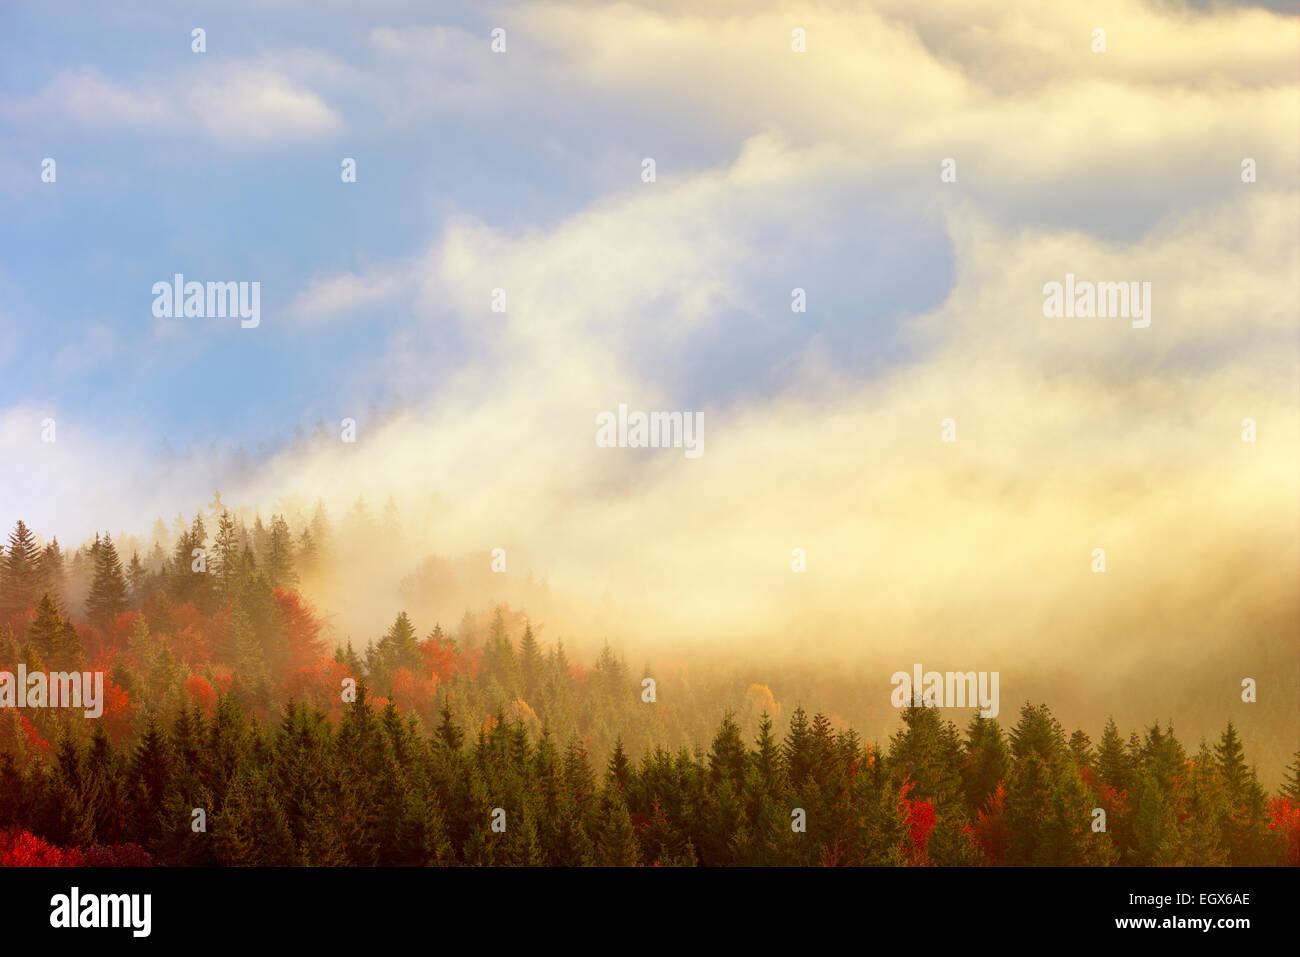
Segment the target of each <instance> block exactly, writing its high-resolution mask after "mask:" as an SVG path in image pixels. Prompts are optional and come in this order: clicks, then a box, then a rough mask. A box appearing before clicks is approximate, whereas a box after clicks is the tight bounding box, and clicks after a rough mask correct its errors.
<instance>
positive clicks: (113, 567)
mask: <svg viewBox="0 0 1300 957" xmlns="http://www.w3.org/2000/svg"><path fill="white" fill-rule="evenodd" d="M98 546H99V547H98V549H97V550H96V553H95V578H94V581H93V582H92V583H91V586H90V596H89V597H88V598H87V599H86V615H87V616H88V617H89V618H90V620H91V622H92V623H93V624H96V625H98V626H99V627H100V628H107V627H108V626H109V624H110V623H111V622H112V621H113V619H114V618H116V617H117V615H118V613H119V612H121V611H123V610H124V609H125V608H126V576H125V575H123V573H122V561H121V559H119V558H118V557H117V549H116V548H115V547H114V546H113V541H112V539H111V538H110V537H109V536H108V534H107V533H105V535H104V538H103V540H102V541H100V542H99V543H98Z"/></svg>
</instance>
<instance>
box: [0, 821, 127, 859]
mask: <svg viewBox="0 0 1300 957" xmlns="http://www.w3.org/2000/svg"><path fill="white" fill-rule="evenodd" d="M152 863H153V855H151V854H150V853H149V852H148V851H146V850H145V849H144V848H142V847H140V846H139V845H138V844H107V845H105V844H95V845H92V846H90V847H57V846H56V845H53V844H50V843H49V842H48V841H45V840H42V839H41V838H39V837H37V836H36V835H35V834H32V833H30V832H29V831H23V830H18V829H17V828H14V829H11V830H8V831H0V867H148V866H149V865H151V864H152Z"/></svg>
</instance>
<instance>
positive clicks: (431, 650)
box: [420, 638, 456, 681]
mask: <svg viewBox="0 0 1300 957" xmlns="http://www.w3.org/2000/svg"><path fill="white" fill-rule="evenodd" d="M420 655H421V656H422V657H423V658H424V670H425V671H426V672H427V673H429V674H432V675H434V676H435V677H437V679H438V680H439V681H446V680H447V679H448V678H450V677H451V676H452V673H453V672H454V671H455V670H456V652H455V651H453V650H452V648H451V643H450V642H439V641H435V640H433V639H432V638H430V639H428V640H426V641H422V642H420Z"/></svg>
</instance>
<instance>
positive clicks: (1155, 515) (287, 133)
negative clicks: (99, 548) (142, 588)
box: [0, 0, 1300, 752]
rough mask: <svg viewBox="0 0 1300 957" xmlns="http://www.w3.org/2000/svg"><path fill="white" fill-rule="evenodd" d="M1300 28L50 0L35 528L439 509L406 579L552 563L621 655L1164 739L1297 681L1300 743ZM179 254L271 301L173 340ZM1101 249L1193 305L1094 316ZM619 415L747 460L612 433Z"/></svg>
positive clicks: (34, 371)
mask: <svg viewBox="0 0 1300 957" xmlns="http://www.w3.org/2000/svg"><path fill="white" fill-rule="evenodd" d="M1295 6H1296V5H1295V4H1286V3H1273V4H1263V5H1256V4H1249V5H1228V4H1215V3H1197V4H1186V3H1181V2H1129V3H1106V2H1097V3H1073V2H1055V3H1040V4H1034V3H980V4H952V3H930V2H916V3H911V2H901V0H900V2H881V3H875V4H860V3H847V2H846V3H789V4H782V3H765V4H761V5H752V6H749V7H745V6H743V5H735V4H699V3H669V2H665V3H657V4H614V5H590V4H584V3H569V4H566V3H556V4H549V3H537V4H518V5H514V4H490V3H485V4H474V5H459V4H446V5H441V4H429V3H418V4H417V3H397V2H391V3H390V2H371V3H366V4H343V3H329V2H326V3H310V4H309V3H299V2H271V3H264V4H257V5H254V4H247V3H238V2H236V3H221V4H194V5H187V6H186V7H184V8H180V7H179V6H173V5H163V4H152V3H138V2H136V3H132V2H124V3H117V4H113V5H104V6H102V7H99V6H92V7H90V8H89V9H84V8H83V7H82V5H79V4H78V5H61V4H57V3H53V4H52V3H11V4H6V5H4V6H3V7H0V461H3V462H4V463H5V466H4V468H3V469H0V524H2V525H3V527H5V528H8V527H10V526H11V525H12V523H13V521H14V520H16V519H18V518H23V519H25V520H26V521H27V522H28V523H29V524H31V525H32V526H34V527H35V528H36V529H37V530H38V531H40V532H41V533H42V534H43V535H46V536H48V535H52V534H58V535H59V536H60V537H61V539H62V540H64V541H65V542H79V541H83V540H85V539H86V538H87V537H88V536H90V535H92V534H93V533H94V532H95V531H96V530H97V529H111V530H113V531H114V532H116V531H117V530H119V529H127V530H131V531H140V532H143V531H145V530H147V528H148V527H149V526H150V524H151V523H152V522H153V520H154V519H155V518H156V517H159V516H161V517H163V518H164V519H165V520H167V521H170V520H171V517H172V516H173V515H175V514H176V513H177V512H184V513H185V514H192V513H193V512H194V511H195V510H196V509H197V508H199V507H201V506H202V505H204V504H206V503H207V502H208V501H209V500H210V499H211V497H212V492H213V490H215V489H220V490H221V491H222V494H223V498H224V499H225V500H226V501H228V502H237V503H241V504H247V505H255V506H257V507H259V508H262V509H263V510H265V511H271V510H276V509H277V508H284V507H287V503H298V504H303V503H306V504H310V503H311V502H314V501H315V500H316V499H318V498H319V499H321V500H323V501H325V502H326V503H327V504H328V505H329V506H330V507H331V508H336V509H340V510H341V509H343V508H345V507H346V505H347V504H348V503H350V502H352V501H354V500H355V499H356V498H358V497H359V496H362V497H365V498H366V500H367V501H370V502H373V503H378V502H381V501H384V500H385V498H386V497H388V496H392V497H394V498H395V500H396V501H397V502H399V504H400V505H401V506H402V508H403V511H404V514H405V515H407V516H408V519H409V521H410V523H411V527H410V528H409V529H408V532H409V534H408V535H407V544H406V545H405V546H404V551H403V553H402V555H401V556H400V557H401V561H402V562H405V563H407V564H413V563H414V562H416V561H418V559H419V558H420V556H421V555H423V554H427V553H432V552H437V553H440V554H448V555H457V556H477V555H480V554H481V555H486V553H487V552H488V551H489V550H490V549H491V548H495V547H502V548H506V550H507V552H508V554H509V555H510V556H511V568H512V569H515V570H517V571H518V573H521V574H522V573H523V572H524V570H527V572H528V573H529V574H532V575H537V576H541V577H543V578H545V580H546V581H547V582H549V583H551V584H552V585H553V586H554V587H555V588H556V589H557V591H559V592H562V593H564V594H566V595H568V596H569V597H570V600H571V602H572V605H573V607H574V608H575V609H576V608H577V607H579V606H582V605H584V603H585V604H589V605H593V604H595V603H596V602H595V598H594V596H601V601H600V604H601V608H602V609H604V610H605V613H602V616H600V617H593V615H594V613H592V614H588V615H587V616H586V617H583V616H581V615H579V614H578V612H577V611H573V612H572V615H573V620H574V621H575V622H576V621H582V622H584V623H585V624H584V626H583V627H585V628H587V629H588V630H590V631H592V632H608V631H609V630H611V629H613V628H615V627H617V628H618V629H619V632H620V634H621V635H624V636H626V637H627V639H628V640H629V641H641V642H646V643H652V642H655V641H660V642H662V641H665V640H667V637H666V636H672V640H674V641H677V642H686V643H690V644H691V645H692V646H699V647H719V648H723V649H741V648H757V647H764V646H768V645H771V644H774V643H780V644H781V645H782V646H783V647H784V648H785V649H786V650H787V651H789V650H790V649H791V647H792V646H793V647H794V648H795V649H796V653H798V652H797V649H801V648H805V647H806V648H808V649H809V652H808V653H809V654H811V653H812V649H813V648H814V647H815V648H817V649H828V648H830V649H837V650H839V651H842V652H844V653H852V654H862V655H866V654H873V655H878V656H880V658H881V660H882V661H883V662H886V664H883V665H882V667H888V670H889V671H890V672H892V671H893V670H895V668H894V667H893V666H892V665H891V664H889V663H892V664H896V665H897V666H898V667H901V668H904V669H906V668H909V667H910V665H911V663H912V661H913V659H914V657H916V656H919V655H922V654H924V655H925V656H926V658H925V660H926V661H929V660H930V659H931V658H933V659H934V660H935V664H936V666H940V665H942V664H943V663H944V662H948V661H950V662H952V663H953V664H954V665H960V666H961V667H962V668H963V669H964V668H966V667H969V668H972V669H976V670H996V668H997V667H998V665H999V664H1000V663H1001V665H1002V667H1003V671H1004V678H1003V688H1004V689H1006V688H1007V687H1008V684H1009V682H1010V683H1011V686H1012V687H1013V688H1015V689H1016V690H1017V692H1024V693H1025V694H1026V695H1028V694H1032V693H1036V692H1038V691H1040V690H1042V691H1044V693H1046V692H1048V691H1050V692H1052V693H1053V694H1054V695H1056V696H1057V697H1059V698H1061V699H1064V700H1065V701H1066V702H1067V703H1066V707H1067V709H1068V708H1069V707H1071V703H1072V704H1073V707H1075V709H1076V710H1077V711H1087V709H1088V708H1090V707H1092V706H1091V705H1090V704H1089V702H1090V701H1092V700H1093V699H1095V697H1096V696H1097V695H1098V694H1099V693H1101V691H1102V690H1103V689H1107V688H1112V689H1113V688H1116V687H1119V686H1121V685H1122V686H1123V687H1124V688H1125V689H1133V690H1132V695H1131V696H1130V698H1129V699H1128V700H1129V701H1130V702H1132V696H1138V697H1140V696H1141V694H1142V691H1141V689H1148V690H1149V691H1150V693H1151V698H1150V699H1149V700H1146V701H1139V702H1133V703H1132V704H1131V707H1132V709H1133V713H1134V715H1135V716H1137V720H1142V719H1146V718H1148V717H1150V715H1149V713H1148V712H1149V711H1150V710H1152V708H1153V707H1159V708H1166V706H1167V711H1168V712H1169V714H1170V715H1171V716H1172V715H1174V713H1175V712H1177V715H1178V716H1179V718H1180V720H1181V719H1182V717H1183V716H1184V715H1186V716H1187V718H1188V720H1190V721H1192V722H1193V723H1195V722H1196V721H1197V720H1199V718H1197V717H1196V715H1199V714H1202V713H1203V714H1206V715H1212V716H1213V719H1212V720H1211V721H1210V723H1211V724H1212V723H1214V722H1216V721H1218V720H1219V719H1221V718H1222V716H1223V715H1224V714H1226V713H1230V712H1231V713H1236V712H1235V711H1232V709H1230V708H1229V707H1228V704H1227V702H1230V701H1231V699H1232V697H1233V696H1234V695H1235V694H1236V691H1235V689H1236V686H1237V683H1238V679H1239V677H1240V675H1241V674H1254V673H1255V672H1259V673H1261V674H1263V673H1266V672H1267V673H1269V674H1270V675H1272V676H1274V677H1275V679H1276V680H1277V681H1279V682H1280V684H1281V686H1282V687H1281V689H1279V687H1278V685H1277V684H1275V685H1274V686H1273V696H1272V697H1271V698H1270V699H1269V700H1268V702H1267V707H1268V709H1269V710H1268V714H1269V715H1270V717H1269V718H1268V721H1269V722H1272V723H1271V724H1270V726H1271V727H1274V728H1276V727H1278V726H1279V724H1278V722H1282V723H1283V724H1284V723H1285V721H1286V720H1290V719H1294V717H1295V715H1296V714H1297V713H1300V701H1297V692H1296V690H1295V689H1296V686H1297V685H1300V668H1297V661H1296V658H1297V656H1296V650H1295V635H1296V632H1297V629H1298V628H1300V609H1298V608H1297V596H1296V590H1295V581H1296V572H1297V568H1298V567H1300V453H1298V452H1297V449H1298V448H1300V422H1298V419H1297V399H1298V397H1300V391H1298V388H1297V387H1298V386H1300V374H1298V363H1297V359H1298V358H1300V342H1298V340H1297V325H1298V323H1300V241H1298V237H1297V230H1296V223H1297V221H1300V204H1298V202H1297V200H1298V199H1300V196H1298V193H1300V190H1298V184H1300V135H1298V134H1300V26H1298V18H1297V16H1296V10H1295ZM196 27H199V28H202V29H203V30H205V31H206V35H205V40H206V52H202V53H197V52H194V51H193V50H192V48H191V44H192V34H191V31H192V30H193V29H194V28H196ZM497 28H500V29H503V30H504V31H505V40H506V48H505V51H504V52H500V53H498V52H494V51H493V50H492V46H491V44H492V39H491V37H492V32H493V30H494V29H497ZM1099 29H1100V30H1104V32H1105V50H1104V51H1096V50H1094V47H1095V45H1096V42H1097V41H1096V34H1095V32H1094V31H1096V30H1099ZM795 30H801V31H803V37H804V42H805V49H804V51H803V52H796V51H795V50H794V49H793V48H792V47H793V45H794V33H793V31H795ZM45 158H52V159H54V160H55V162H56V171H57V176H56V180H55V182H53V183H47V182H43V181H42V179H41V172H42V161H43V160H44V159H45ZM346 158H351V159H353V160H355V162H356V172H357V175H356V182H351V183H349V182H343V181H342V177H341V175H340V171H341V164H342V163H343V161H344V160H345V159H346ZM646 158H652V159H653V160H654V161H655V179H654V181H653V182H646V181H644V179H643V176H642V171H643V160H645V159H646ZM1247 159H1249V160H1253V169H1254V179H1253V181H1251V182H1245V181H1243V162H1244V161H1245V160H1247ZM945 160H952V161H953V164H952V165H951V167H950V169H951V170H955V179H952V178H951V177H950V180H951V181H946V180H945V178H944V177H943V175H942V173H943V170H944V168H945V167H944V162H945ZM175 273H183V274H184V275H185V277H186V278H187V279H192V280H198V281H228V280H229V281H247V282H252V281H257V282H260V283H261V287H260V288H261V297H262V298H261V320H260V324H259V325H258V326H257V327H256V328H251V329H245V328H241V326H240V324H239V322H238V321H237V320H230V319H200V318H194V317H191V318H156V317H155V316H154V315H153V312H152V304H153V294H152V292H151V289H152V286H153V284H154V283H155V282H158V281H170V279H171V277H172V276H173V275H174V274H175ZM1067 274H1072V275H1074V276H1077V277H1078V278H1080V279H1088V280H1093V281H1106V282H1110V281H1124V282H1128V281H1134V282H1139V283H1142V282H1149V283H1151V287H1150V288H1151V290H1152V292H1151V300H1150V302H1151V312H1150V320H1151V321H1150V325H1149V326H1147V327H1145V328H1135V327H1134V326H1133V325H1132V324H1131V323H1130V322H1129V321H1128V320H1127V319H1125V318H1114V317H1111V318H1082V317H1069V318H1065V317H1048V316H1046V315H1045V314H1044V310H1043V302H1044V292H1043V290H1044V285H1045V284H1046V283H1049V282H1053V281H1056V282H1064V281H1065V277H1066V275H1067ZM497 288H500V289H504V290H505V297H506V298H505V301H506V309H505V312H503V313H502V312H494V311H492V309H491V302H492V291H493V290H494V289H497ZM796 288H798V289H803V290H804V291H805V295H806V300H807V309H806V312H793V311H792V308H791V302H792V290H794V289H796ZM620 403H624V404H627V405H628V406H629V407H630V408H632V409H645V410H677V411H683V412H690V413H694V414H699V415H700V416H702V422H703V439H704V449H705V453H704V454H703V455H702V456H701V457H700V458H698V459H690V458H687V457H685V456H684V455H682V454H681V451H680V450H649V449H627V448H621V449H610V448H600V447H598V446H597V444H596V443H595V442H594V441H593V436H594V433H595V420H596V416H597V415H598V414H599V413H600V412H602V411H605V410H614V409H617V407H618V405H619V404H620ZM47 418H52V419H54V421H55V423H56V426H57V439H56V441H54V442H47V441H42V430H43V425H42V423H43V422H44V421H45V420H46V419H47ZM345 418H351V419H354V420H355V421H356V423H357V441H356V442H355V443H345V442H343V441H341V440H340V439H339V436H340V427H341V422H342V420H344V419H345ZM948 419H951V420H952V422H953V425H954V428H953V432H954V434H955V439H956V441H953V442H945V441H943V438H942V433H941V429H942V423H943V422H944V421H945V420H948ZM1245 419H1250V420H1251V421H1252V422H1253V423H1254V425H1255V428H1256V430H1257V437H1256V439H1255V441H1253V442H1244V441H1243V440H1242V433H1243V429H1244V428H1245V426H1244V424H1243V421H1244V420H1245ZM317 423H323V425H322V428H323V430H324V432H325V436H324V437H323V438H320V439H317V440H315V441H312V440H311V439H310V436H311V435H312V433H313V432H314V431H315V430H316V428H317ZM1099 547H1100V548H1104V549H1105V550H1106V556H1107V562H1108V567H1107V570H1106V572H1105V573H1104V574H1097V573H1096V572H1095V571H1093V561H1094V557H1093V556H1094V549H1096V548H1099ZM795 548H801V549H803V550H804V552H805V554H806V561H807V571H806V572H803V573H794V572H792V557H791V556H792V554H793V550H794V549H795ZM486 560H487V559H486V558H484V561H485V562H486ZM359 574H360V573H359ZM396 601H397V599H396V598H393V599H392V602H396ZM610 609H612V611H611V610H610ZM391 610H392V609H390V608H387V607H385V608H383V609H382V610H381V609H376V608H372V607H371V606H370V605H367V606H366V612H367V614H372V613H373V614H374V615H376V616H378V617H379V618H380V619H381V620H391V615H390V614H388V612H389V611H391ZM588 611H590V609H588ZM385 615H386V616H387V618H386V619H385V618H384V616H385ZM615 623H616V624H615ZM575 627H576V626H575ZM1243 655H1244V656H1246V658H1245V659H1244V660H1243V659H1242V658H1241V656H1243ZM1234 656H1237V657H1234ZM1016 669H1019V672H1020V674H1021V675H1022V678H1023V680H1022V681H1021V683H1020V684H1019V685H1016V684H1015V683H1014V678H1013V679H1009V678H1008V677H1005V675H1006V674H1008V673H1012V672H1015V671H1016ZM1243 669H1244V670H1243ZM1025 676H1028V677H1025ZM1215 696H1218V697H1217V698H1216V697H1215ZM1206 700H1209V701H1211V702H1214V701H1218V702H1220V703H1223V706H1222V707H1218V706H1214V707H1211V706H1210V705H1206V704H1204V702H1205V701H1206ZM1198 701H1200V702H1202V704H1200V705H1198V704H1197V702H1198ZM1108 703H1109V702H1108ZM1198 707H1200V708H1201V710H1200V711H1197V710H1196V709H1197V708H1198ZM1237 710H1240V709H1239V708H1238V709H1237ZM1262 710H1264V704H1263V702H1262V703H1261V711H1262ZM1088 714H1089V716H1090V717H1092V716H1093V715H1092V712H1088ZM1287 715H1290V719H1288V718H1287V717H1286V716H1287ZM1121 724H1123V722H1122V721H1121ZM1261 727H1262V725H1261ZM1248 730H1249V729H1248ZM1293 743H1294V742H1293ZM1284 749H1285V747H1284V745H1282V744H1279V747H1278V749H1277V750H1279V752H1280V751H1281V750H1284ZM1293 749H1294V748H1291V749H1290V750H1293Z"/></svg>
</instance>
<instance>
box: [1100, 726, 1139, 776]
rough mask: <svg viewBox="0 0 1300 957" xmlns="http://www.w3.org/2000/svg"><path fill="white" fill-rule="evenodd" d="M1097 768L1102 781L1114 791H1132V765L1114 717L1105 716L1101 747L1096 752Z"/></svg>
mask: <svg viewBox="0 0 1300 957" xmlns="http://www.w3.org/2000/svg"><path fill="white" fill-rule="evenodd" d="M1097 770H1098V771H1099V772H1100V773H1101V780H1102V783H1103V784H1105V785H1107V786H1108V787H1111V788H1114V789H1115V790H1116V791H1132V789H1133V767H1132V764H1131V763H1130V760H1129V755H1128V753H1127V752H1126V751H1125V750H1124V741H1123V739H1122V738H1121V737H1120V736H1119V729H1118V728H1117V727H1115V719H1114V718H1113V717H1112V718H1107V719H1106V727H1105V729H1104V730H1103V731H1102V733H1101V748H1100V749H1099V750H1098V752H1097Z"/></svg>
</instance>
